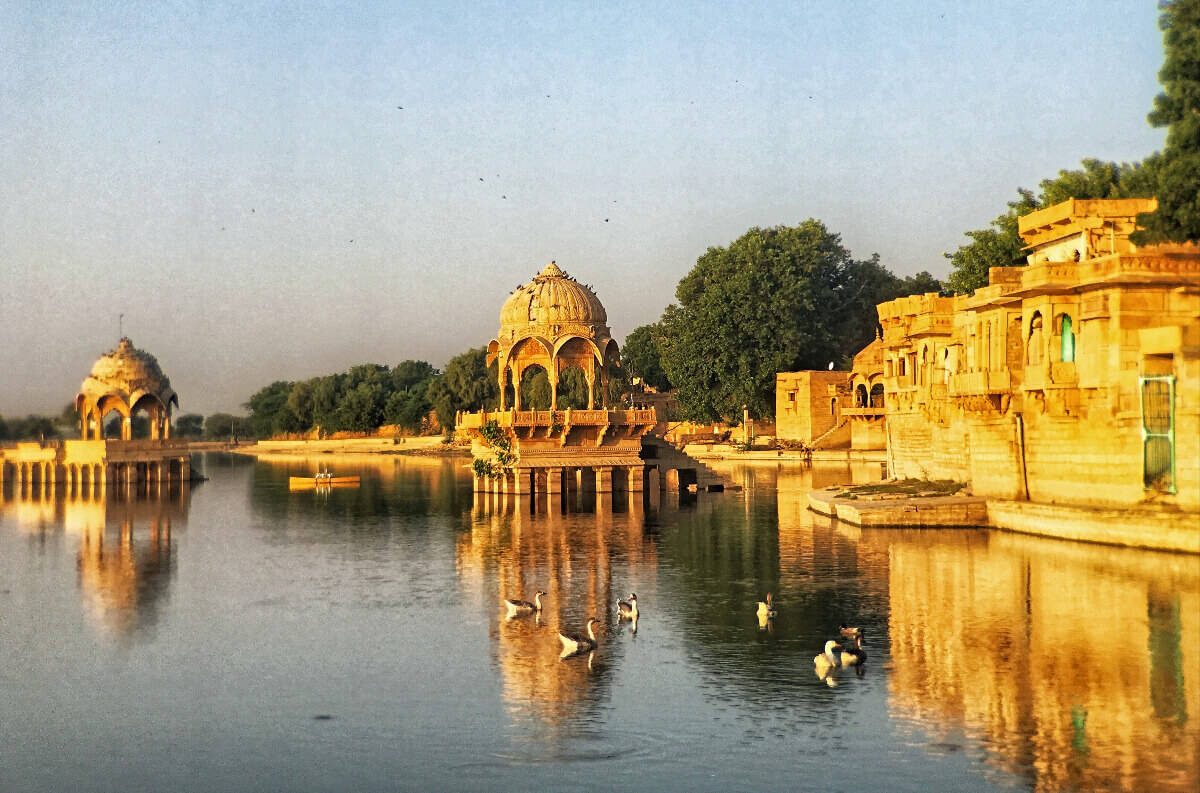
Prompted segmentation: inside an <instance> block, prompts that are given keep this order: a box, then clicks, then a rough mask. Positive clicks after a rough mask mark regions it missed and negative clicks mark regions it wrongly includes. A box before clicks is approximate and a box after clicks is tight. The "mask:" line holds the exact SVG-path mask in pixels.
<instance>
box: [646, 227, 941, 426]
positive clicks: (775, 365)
mask: <svg viewBox="0 0 1200 793" xmlns="http://www.w3.org/2000/svg"><path fill="white" fill-rule="evenodd" d="M941 288H942V285H941V283H940V282H939V281H938V280H937V279H936V278H934V277H933V276H932V275H930V274H929V273H920V274H918V275H915V276H910V277H908V278H899V277H897V276H895V275H893V274H892V273H891V272H890V271H888V269H887V268H885V267H884V266H883V265H882V264H880V262H879V257H878V256H874V255H873V256H871V257H870V258H868V259H862V260H859V259H855V258H854V257H853V256H851V254H850V251H848V250H847V249H846V248H845V247H843V246H842V243H841V238H840V237H839V236H838V235H837V234H835V233H833V232H831V231H829V230H828V229H827V228H826V227H825V225H824V224H823V223H821V222H820V221H818V220H814V219H809V220H806V221H804V222H803V223H801V224H800V225H799V226H795V227H788V226H776V227H773V228H765V229H764V228H757V227H756V228H751V229H750V230H749V231H747V232H746V233H745V234H743V235H742V236H741V237H739V238H738V239H736V240H734V241H733V242H732V243H730V244H729V245H728V246H727V247H713V248H709V249H708V251H706V252H705V253H704V254H703V255H702V256H701V257H700V258H699V259H698V260H697V261H696V266H695V267H693V268H692V270H691V272H689V273H688V274H687V275H685V276H684V277H683V279H682V280H681V281H680V282H679V286H678V288H677V289H676V292H675V296H676V299H677V302H676V303H673V304H671V305H669V306H667V308H666V310H665V311H664V312H663V316H662V318H661V319H660V320H659V321H658V322H657V323H655V324H653V325H647V326H642V327H640V328H637V329H635V330H634V331H633V332H632V333H630V334H629V337H628V338H627V339H626V340H625V348H624V352H623V357H624V360H625V361H626V364H627V366H628V367H629V371H630V374H632V375H633V376H636V377H641V378H643V379H644V380H645V381H646V382H647V383H649V384H650V385H653V386H654V387H655V388H659V389H662V388H668V387H674V388H675V389H676V396H677V398H678V399H679V404H680V408H681V410H682V412H683V415H684V416H685V417H687V418H690V419H694V420H697V421H713V420H718V419H722V418H725V419H735V420H736V419H737V418H739V417H740V416H741V413H742V406H743V405H744V406H746V407H748V408H749V409H750V413H751V415H754V416H756V417H768V416H773V415H774V414H775V375H776V373H778V372H786V371H794V370H798V369H826V368H828V367H829V365H830V364H831V363H832V364H834V365H838V364H841V365H842V366H845V365H847V364H848V363H849V361H850V359H851V358H852V357H853V356H854V354H855V353H857V352H858V351H859V350H861V349H862V348H863V347H865V346H866V345H867V344H868V343H870V341H871V339H873V338H874V336H875V330H876V327H877V324H878V323H877V317H876V312H875V307H876V305H877V304H878V303H881V302H884V301H887V300H892V299H894V298H896V297H901V296H903V295H908V294H913V293H921V292H940V291H941Z"/></svg>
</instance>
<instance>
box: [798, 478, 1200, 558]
mask: <svg viewBox="0 0 1200 793" xmlns="http://www.w3.org/2000/svg"><path fill="white" fill-rule="evenodd" d="M808 503H809V508H810V509H812V510H813V511H814V512H818V513H820V514H822V515H828V516H829V517H832V518H837V519H838V520H840V521H843V522H845V523H850V524H853V525H855V526H860V527H862V528H974V527H986V528H995V529H1002V530H1005V531H1013V532H1018V533H1021V534H1034V535H1038V536H1042V537H1053V538H1056V539H1063V540H1074V541H1077V542H1093V543H1103V544H1106V545H1119V546H1126V547H1131V548H1146V549H1150V550H1158V551H1174V552H1183V553H1191V554H1200V515H1198V514H1196V513H1194V512H1187V511H1183V510H1179V509H1177V508H1174V507H1172V506H1162V505H1158V504H1154V503H1147V504H1144V505H1140V506H1138V507H1134V508H1128V507H1122V508H1116V507H1103V506H1092V507H1089V506H1076V505H1066V504H1037V503H1032V502H1029V501H1010V500H1006V499H994V498H984V497H983V496H971V495H959V494H953V495H938V494H935V493H934V492H925V493H920V492H917V493H901V492H890V493H889V492H876V493H866V494H863V493H855V492H853V489H847V488H845V487H839V486H834V487H827V488H825V489H824V490H817V491H813V492H812V493H809V496H808Z"/></svg>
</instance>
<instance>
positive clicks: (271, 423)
mask: <svg viewBox="0 0 1200 793" xmlns="http://www.w3.org/2000/svg"><path fill="white" fill-rule="evenodd" d="M291 392H292V383H290V382H288V381H286V380H276V381H275V382H274V383H271V384H270V385H269V386H267V387H266V388H262V389H259V391H258V392H257V393H255V394H254V396H252V397H250V400H249V401H248V402H246V404H244V405H242V407H244V408H246V409H247V410H249V411H250V416H249V421H250V428H249V429H250V432H251V433H253V435H254V436H255V437H258V438H270V437H271V436H272V435H277V434H279V433H281V432H299V431H300V430H301V429H302V428H301V426H300V420H299V419H298V418H297V417H296V414H295V413H293V412H292V411H291V410H290V409H288V406H287V402H288V396H289V395H290V394H291Z"/></svg>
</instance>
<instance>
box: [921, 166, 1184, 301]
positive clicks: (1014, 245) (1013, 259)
mask: <svg viewBox="0 0 1200 793" xmlns="http://www.w3.org/2000/svg"><path fill="white" fill-rule="evenodd" d="M1081 164H1082V165H1083V168H1082V169H1080V170H1074V171H1066V170H1064V171H1059V172H1058V176H1057V177H1055V178H1053V179H1043V180H1042V182H1041V184H1040V185H1038V187H1039V189H1040V191H1041V193H1040V194H1039V195H1034V193H1033V191H1032V190H1026V189H1024V188H1018V189H1017V199H1016V200H1015V201H1010V202H1009V203H1008V211H1007V212H1005V213H1004V214H1002V215H1000V216H998V217H997V218H996V219H995V220H993V221H992V222H991V224H990V228H986V229H976V230H974V231H968V232H965V233H966V236H968V237H970V238H971V242H970V243H969V244H967V245H962V246H959V249H958V250H957V251H955V252H954V253H947V254H945V256H946V258H947V259H949V260H950V277H949V278H948V279H947V281H946V286H947V287H949V289H950V290H951V291H953V292H957V293H959V294H967V293H969V292H973V291H975V290H976V289H978V288H979V287H981V286H987V285H988V270H989V269H991V268H992V267H1019V266H1022V265H1024V264H1025V256H1026V252H1025V251H1024V250H1023V247H1024V245H1025V243H1024V242H1023V241H1022V240H1021V235H1020V233H1019V232H1018V228H1017V226H1018V224H1017V219H1018V218H1019V217H1021V216H1022V215H1026V214H1028V213H1030V212H1032V211H1034V210H1035V209H1043V208H1045V207H1048V206H1054V205H1055V204H1058V203H1061V202H1063V201H1066V200H1067V199H1068V198H1146V197H1149V196H1152V195H1153V194H1154V185H1155V183H1156V174H1157V172H1158V169H1159V167H1160V158H1159V157H1158V156H1155V155H1152V156H1150V157H1147V158H1146V159H1145V160H1143V161H1142V162H1140V163H1121V164H1117V163H1115V162H1104V161H1102V160H1096V159H1086V160H1083V162H1082V163H1081Z"/></svg>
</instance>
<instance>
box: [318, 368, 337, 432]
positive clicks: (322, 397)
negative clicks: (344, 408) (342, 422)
mask: <svg viewBox="0 0 1200 793" xmlns="http://www.w3.org/2000/svg"><path fill="white" fill-rule="evenodd" d="M343 379H344V375H340V374H331V375H326V376H324V377H318V378H316V379H315V380H314V381H312V383H313V388H312V425H311V426H315V427H320V428H321V429H322V430H324V431H326V432H332V431H334V430H337V429H338V427H337V422H338V404H339V403H340V402H341V401H342V393H343V391H344V389H343V387H342V380H343Z"/></svg>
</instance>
